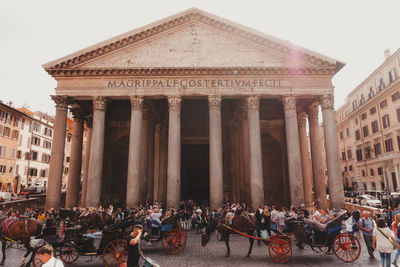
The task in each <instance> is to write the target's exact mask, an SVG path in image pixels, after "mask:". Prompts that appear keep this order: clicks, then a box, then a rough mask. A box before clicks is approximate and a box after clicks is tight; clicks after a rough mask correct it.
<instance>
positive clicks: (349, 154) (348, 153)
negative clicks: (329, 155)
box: [347, 149, 352, 159]
mask: <svg viewBox="0 0 400 267" xmlns="http://www.w3.org/2000/svg"><path fill="white" fill-rule="evenodd" d="M351 157H352V155H351V149H349V150H347V158H348V159H351Z"/></svg>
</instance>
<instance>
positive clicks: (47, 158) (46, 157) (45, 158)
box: [42, 153, 50, 177]
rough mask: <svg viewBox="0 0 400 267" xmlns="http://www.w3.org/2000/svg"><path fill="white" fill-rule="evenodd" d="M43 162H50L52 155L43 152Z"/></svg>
mask: <svg viewBox="0 0 400 267" xmlns="http://www.w3.org/2000/svg"><path fill="white" fill-rule="evenodd" d="M42 162H44V163H50V155H48V154H45V153H43V154H42ZM42 177H44V176H42Z"/></svg>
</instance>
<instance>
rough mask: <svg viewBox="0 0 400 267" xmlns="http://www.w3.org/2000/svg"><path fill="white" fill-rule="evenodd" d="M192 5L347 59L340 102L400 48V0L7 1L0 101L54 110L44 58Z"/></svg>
mask: <svg viewBox="0 0 400 267" xmlns="http://www.w3.org/2000/svg"><path fill="white" fill-rule="evenodd" d="M191 7H196V8H200V9H203V10H204V11H207V12H209V13H213V14H215V15H217V16H220V17H223V18H226V19H229V20H232V21H235V22H237V23H240V24H243V25H245V26H248V27H251V28H254V29H256V30H259V31H261V32H265V33H267V34H270V35H273V36H275V37H278V38H281V39H283V40H289V41H290V42H291V43H294V44H296V45H299V46H302V47H305V48H308V49H310V50H313V51H316V52H318V53H321V54H324V55H326V56H329V57H332V58H335V59H337V60H339V61H342V62H344V63H346V66H345V67H344V68H343V69H342V70H341V71H340V72H338V73H337V74H336V75H335V77H334V79H333V85H334V86H335V106H336V107H339V106H340V105H342V104H343V103H344V101H345V98H346V96H347V94H348V93H349V92H351V91H352V90H353V89H355V88H356V87H357V85H359V84H360V83H361V82H362V81H363V80H364V79H365V78H366V77H367V76H368V75H369V74H370V73H372V72H373V71H374V70H375V69H376V68H377V67H378V66H380V65H381V64H382V63H383V61H384V53H383V52H384V50H385V49H387V48H388V49H390V50H391V53H393V52H395V51H396V50H397V49H399V48H400V30H399V29H400V27H399V26H400V13H399V11H400V1H399V0H376V1H368V0H362V1H359V0H346V1H342V0H335V1H325V0H315V1H314V0H302V1H300V0H292V1H289V0H279V1H278V0H271V1H269V0H261V1H256V0H245V1H236V0H231V1H225V0H210V1H209V0H198V1H195V0H180V1H178V0H168V1H165V0H159V1H156V0H153V1H151V0H150V1H137V0H130V1H128V0H126V1H125V0H124V1H122V0H121V1H119V0H114V1H110V0H108V1H103V0H95V1H93V0H69V1H58V0H49V1H44V0H43V1H42V0H35V1H32V0H26V1H23V0H0V100H3V101H4V102H6V103H8V102H9V101H12V102H13V104H14V106H15V107H21V106H23V105H27V106H29V107H30V109H32V110H34V111H43V112H47V113H49V114H54V113H55V108H54V102H52V101H51V99H50V95H52V94H54V93H55V90H54V88H55V87H56V86H57V83H56V81H55V80H54V79H53V78H52V77H51V76H49V75H48V74H47V73H46V72H45V71H44V70H43V68H42V67H41V65H42V64H44V63H47V62H49V61H52V60H55V59H57V58H60V57H63V56H65V55H68V54H70V53H73V52H75V51H78V50H80V49H83V48H86V47H88V46H90V45H93V44H96V43H99V42H101V41H103V40H106V39H108V38H111V37H113V36H116V35H118V34H121V33H124V32H127V31H130V30H133V29H135V28H138V27H141V26H144V25H146V24H148V23H151V22H153V21H156V20H159V19H162V18H164V17H167V16H170V15H172V14H175V13H178V12H181V11H183V10H186V9H188V8H191Z"/></svg>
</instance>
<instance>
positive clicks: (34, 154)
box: [32, 150, 38, 160]
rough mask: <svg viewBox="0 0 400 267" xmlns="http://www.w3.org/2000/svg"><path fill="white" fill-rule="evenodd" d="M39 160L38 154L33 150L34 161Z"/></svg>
mask: <svg viewBox="0 0 400 267" xmlns="http://www.w3.org/2000/svg"><path fill="white" fill-rule="evenodd" d="M37 159H38V152H37V151H33V150H32V160H37Z"/></svg>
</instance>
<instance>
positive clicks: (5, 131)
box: [3, 127, 11, 137]
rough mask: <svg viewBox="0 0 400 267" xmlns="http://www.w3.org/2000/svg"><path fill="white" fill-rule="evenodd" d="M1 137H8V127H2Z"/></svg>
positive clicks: (9, 131) (9, 132) (9, 130)
mask: <svg viewBox="0 0 400 267" xmlns="http://www.w3.org/2000/svg"><path fill="white" fill-rule="evenodd" d="M3 135H4V136H6V137H10V135H11V129H10V128H9V127H4V128H3Z"/></svg>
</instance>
